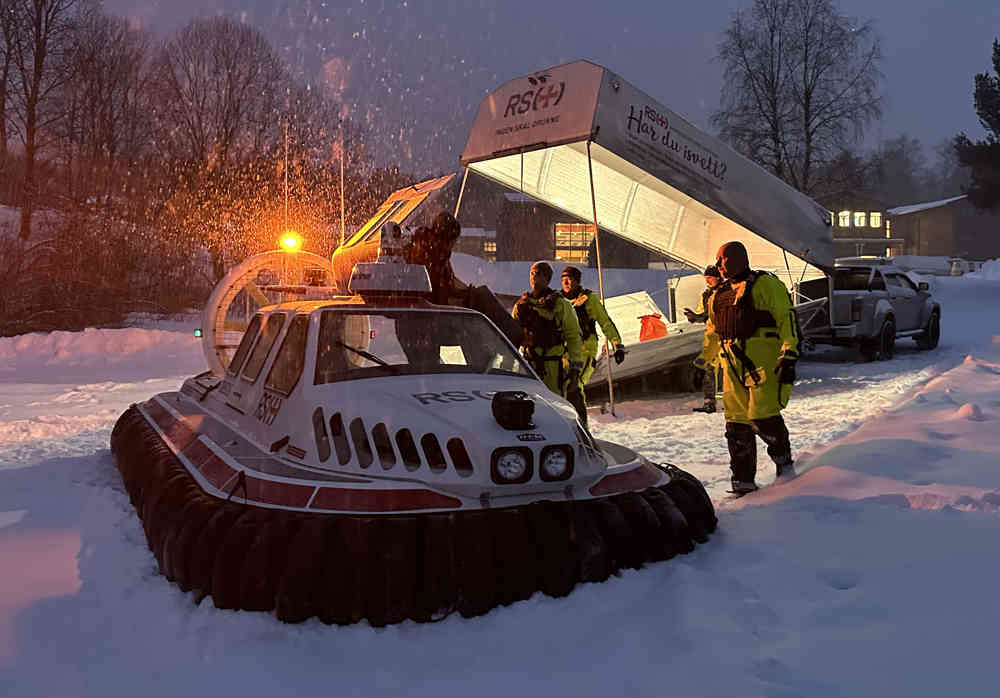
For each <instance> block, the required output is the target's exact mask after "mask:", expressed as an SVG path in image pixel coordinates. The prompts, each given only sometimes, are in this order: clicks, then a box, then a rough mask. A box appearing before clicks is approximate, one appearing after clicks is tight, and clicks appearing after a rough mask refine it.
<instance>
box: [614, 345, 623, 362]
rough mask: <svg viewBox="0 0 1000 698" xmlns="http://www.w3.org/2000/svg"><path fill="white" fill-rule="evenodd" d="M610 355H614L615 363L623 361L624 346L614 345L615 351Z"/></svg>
mask: <svg viewBox="0 0 1000 698" xmlns="http://www.w3.org/2000/svg"><path fill="white" fill-rule="evenodd" d="M612 356H614V357H615V363H616V364H620V363H621V362H623V361H624V360H625V347H623V346H622V345H621V344H619V345H618V346H617V347H615V353H614V354H612Z"/></svg>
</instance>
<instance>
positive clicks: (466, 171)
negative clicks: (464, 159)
mask: <svg viewBox="0 0 1000 698" xmlns="http://www.w3.org/2000/svg"><path fill="white" fill-rule="evenodd" d="M468 178H469V168H468V167H466V168H464V170H463V171H462V186H461V188H460V189H459V190H458V201H456V202H455V218H458V211H459V209H461V208H462V196H463V195H464V194H465V180H467V179H468Z"/></svg>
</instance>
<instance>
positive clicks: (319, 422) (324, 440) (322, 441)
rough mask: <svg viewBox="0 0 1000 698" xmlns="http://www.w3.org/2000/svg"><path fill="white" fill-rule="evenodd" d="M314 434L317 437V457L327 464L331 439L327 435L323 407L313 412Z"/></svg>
mask: <svg viewBox="0 0 1000 698" xmlns="http://www.w3.org/2000/svg"><path fill="white" fill-rule="evenodd" d="M313 434H315V435H316V455H317V456H319V460H320V462H321V463H325V462H326V461H327V460H328V459H329V458H330V437H329V436H328V435H327V433H326V420H325V419H324V418H323V408H322V407H317V408H316V409H315V410H313Z"/></svg>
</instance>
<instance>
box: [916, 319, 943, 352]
mask: <svg viewBox="0 0 1000 698" xmlns="http://www.w3.org/2000/svg"><path fill="white" fill-rule="evenodd" d="M916 340H917V348H918V349H921V350H923V351H929V350H931V349H934V348H935V347H937V345H938V342H939V341H941V316H940V315H939V314H938V313H932V314H931V319H930V320H928V321H927V329H925V330H924V331H923V333H922V334H918V335H917V336H916Z"/></svg>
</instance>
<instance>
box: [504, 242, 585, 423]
mask: <svg viewBox="0 0 1000 698" xmlns="http://www.w3.org/2000/svg"><path fill="white" fill-rule="evenodd" d="M529 280H530V282H531V290H530V291H525V292H524V294H522V296H521V297H520V299H518V301H517V303H515V304H514V311H513V312H512V313H511V314H512V315H513V317H514V319H515V320H517V321H518V323H519V324H520V325H521V329H522V330H523V331H524V339H523V340H522V343H521V353H522V354H524V357H525V358H526V359H527V360H528V362H529V363H530V364H531V367H532V368H533V369H535V373H537V374H538V375H539V377H541V379H542V381H543V382H544V383H545V385H547V386H548V388H549V390H551V391H552V392H554V393H558V394H560V395H562V396H563V397H567V395H568V394H570V393H574V392H576V390H577V387H578V386H579V383H580V374H581V372H582V371H583V342H582V341H581V340H580V323H579V322H578V321H577V319H576V313H575V312H573V306H572V305H570V304H569V301H567V300H566V299H565V298H563V297H562V296H561V295H560V294H558V293H556V292H555V291H554V290H552V289H551V288H549V282H550V281H552V267H551V266H549V264H548V263H547V262H535V263H534V264H532V265H531V271H530V273H529ZM571 402H572V400H571ZM574 404H575V403H574Z"/></svg>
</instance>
